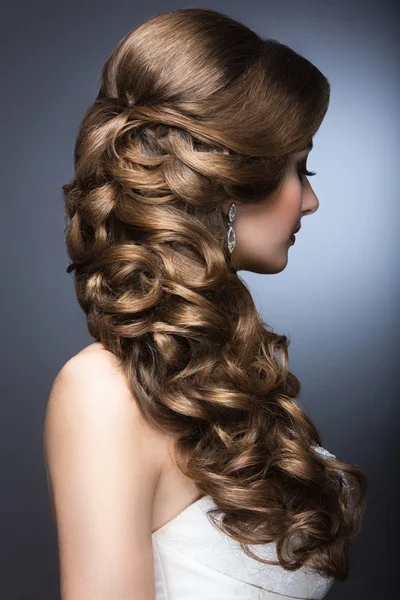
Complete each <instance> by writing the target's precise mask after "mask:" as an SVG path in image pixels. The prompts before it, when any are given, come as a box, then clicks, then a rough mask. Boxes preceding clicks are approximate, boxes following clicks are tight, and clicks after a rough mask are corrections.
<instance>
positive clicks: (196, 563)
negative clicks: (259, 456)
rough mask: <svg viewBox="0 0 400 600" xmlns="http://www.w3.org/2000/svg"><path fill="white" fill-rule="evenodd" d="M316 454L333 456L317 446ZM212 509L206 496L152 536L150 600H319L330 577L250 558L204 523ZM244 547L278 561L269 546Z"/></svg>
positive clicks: (211, 504)
mask: <svg viewBox="0 0 400 600" xmlns="http://www.w3.org/2000/svg"><path fill="white" fill-rule="evenodd" d="M316 450H318V452H320V453H321V454H327V455H329V456H333V457H335V455H334V454H331V453H330V452H328V451H327V450H325V449H324V448H321V447H320V446H317V447H316ZM341 473H342V472H341ZM343 476H344V474H343ZM215 507H216V505H215V503H214V501H213V500H212V498H211V497H210V496H203V497H202V498H200V499H199V500H197V501H196V502H194V503H193V504H191V505H190V506H188V507H187V508H186V509H185V510H183V511H182V512H181V513H180V514H179V515H178V516H177V517H175V518H174V519H172V520H171V521H169V523H167V524H166V525H164V526H163V527H161V528H160V529H158V530H157V531H155V532H154V533H153V534H152V543H153V555H154V580H155V590H156V600H300V599H302V600H304V599H320V598H324V597H325V595H326V594H327V592H328V590H329V589H330V587H331V586H332V584H333V582H334V579H333V578H328V577H323V576H321V575H318V574H317V573H315V572H314V571H311V570H310V569H308V568H307V567H301V568H300V569H298V570H296V571H289V570H286V569H283V568H282V567H280V566H279V565H266V564H263V563H260V562H259V561H256V560H255V559H253V558H250V557H249V556H247V555H246V554H245V553H244V552H243V550H242V549H241V548H240V545H239V543H238V542H236V541H235V540H232V538H230V537H229V536H228V535H227V534H225V533H223V532H221V531H219V530H218V529H217V528H216V527H215V526H214V525H213V524H212V523H211V522H210V521H209V519H208V518H207V515H206V511H207V510H208V509H210V508H215ZM217 518H220V517H217ZM249 547H250V549H251V550H253V551H254V552H255V554H257V555H259V556H260V557H262V558H266V559H268V560H277V559H278V557H277V553H276V548H275V544H274V543H269V544H265V545H264V546H259V545H254V546H252V545H250V546H249Z"/></svg>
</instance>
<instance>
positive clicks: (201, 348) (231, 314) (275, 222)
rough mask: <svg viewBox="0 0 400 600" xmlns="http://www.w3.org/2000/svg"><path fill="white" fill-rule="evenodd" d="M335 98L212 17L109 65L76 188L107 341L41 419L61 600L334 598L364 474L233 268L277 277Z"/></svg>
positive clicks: (81, 249) (303, 209)
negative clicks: (338, 446) (318, 414)
mask: <svg viewBox="0 0 400 600" xmlns="http://www.w3.org/2000/svg"><path fill="white" fill-rule="evenodd" d="M329 92H330V86H329V82H328V80H327V79H326V78H325V77H324V76H323V75H322V73H321V72H320V71H319V70H318V69H317V68H316V67H315V66H314V65H312V64H311V63H310V62H309V61H308V60H306V59H305V58H304V57H302V56H300V55H299V54H297V53H295V52H294V51H293V50H291V49H290V48H288V47H287V46H285V45H283V44H280V43H279V42H277V41H275V40H266V39H262V38H261V37H259V36H258V35H257V34H256V33H254V32H253V31H251V30H250V29H248V28H247V27H245V26H244V25H243V24H241V23H239V22H237V21H235V20H233V19H232V18H230V17H229V16H227V15H224V14H221V13H218V12H215V11H212V10H206V9H180V10H175V11H170V12H166V13H163V14H159V15H156V16H154V17H152V18H150V19H148V20H147V21H146V22H144V23H142V24H141V25H140V26H139V27H137V28H136V29H135V30H133V31H131V32H130V33H129V34H128V35H126V36H125V37H124V38H123V39H122V40H121V42H120V43H119V44H118V46H117V47H116V49H115V50H114V51H113V52H112V54H111V56H110V58H109V59H108V60H107V62H106V64H105V66H104V68H103V71H102V79H101V86H100V89H99V92H98V94H97V98H96V99H95V101H94V102H93V104H92V106H91V107H90V108H89V110H88V111H87V112H86V114H85V115H84V118H83V120H82V123H81V126H80V130H79V133H78V136H77V140H76V148H75V174H74V178H73V180H72V181H71V182H70V183H69V184H67V185H64V186H63V191H64V194H65V203H66V215H67V218H68V220H67V227H66V244H67V249H68V253H69V256H70V258H71V261H72V262H71V264H70V265H69V267H68V269H67V271H68V272H70V271H74V278H75V288H76V293H77V298H78V301H79V304H80V306H81V307H82V309H83V311H84V312H85V315H86V319H87V326H88V331H89V333H90V334H91V335H92V336H93V338H94V339H95V340H96V341H95V342H94V343H93V344H90V345H89V346H88V347H86V348H84V349H83V350H82V351H81V352H79V353H78V354H77V355H75V356H74V357H72V358H71V359H70V360H69V361H68V362H67V363H66V364H65V365H64V366H63V368H62V369H61V371H60V372H59V373H58V375H57V377H56V379H55V381H54V383H53V386H52V390H51V393H50V398H49V402H48V407H47V412H46V420H45V428H44V450H45V458H46V468H47V472H48V481H49V490H50V497H51V500H52V508H53V511H54V512H53V515H54V520H55V523H56V526H57V533H58V540H59V552H60V573H61V590H62V598H63V600H89V599H93V598H96V600H102V599H104V600H105V599H107V600H108V599H109V598H113V599H115V600H117V599H118V600H128V599H133V598H135V600H164V599H166V598H168V599H169V600H189V599H190V600H200V599H201V600H207V599H211V598H212V599H216V598H218V600H228V599H229V600H239V599H244V598H246V599H250V598H251V599H254V600H255V599H257V600H261V599H262V600H272V599H278V598H279V600H282V599H283V598H289V597H290V598H323V597H324V596H325V595H326V593H327V592H328V590H329V588H330V587H331V585H332V583H333V581H334V579H337V580H341V581H343V580H345V579H346V577H347V576H348V574H349V568H350V542H351V541H352V538H353V537H354V535H355V533H356V532H357V531H358V530H359V527H360V525H361V521H362V516H363V513H364V511H365V495H366V489H367V478H366V475H365V473H364V472H363V471H362V470H361V469H360V468H359V467H357V466H356V465H353V464H349V463H346V462H344V461H341V460H338V459H336V457H335V456H334V455H333V454H331V453H330V452H328V451H327V450H325V449H324V448H323V447H321V435H320V433H319V431H318V429H317V428H316V427H315V425H314V424H313V423H312V421H311V419H310V418H309V417H308V416H307V415H306V414H305V412H304V411H303V410H302V409H301V407H300V406H299V404H298V403H297V402H296V397H297V396H298V395H299V392H300V382H299V381H298V379H297V378H296V377H295V375H294V374H292V373H291V372H290V371H289V370H288V345H289V341H288V339H287V338H286V337H285V336H283V335H279V334H277V333H274V332H273V331H272V328H271V327H269V326H268V325H266V324H265V323H264V322H263V321H262V319H261V318H260V316H259V315H258V313H257V310H256V307H255V305H254V302H253V299H252V297H251V295H250V293H249V291H248V288H247V287H246V285H245V284H244V282H243V281H242V280H241V279H240V277H239V276H238V274H237V273H238V271H239V270H242V269H245V270H249V271H253V272H256V273H263V274H272V273H279V272H281V271H282V270H283V269H284V268H285V266H286V264H287V260H288V251H289V248H290V247H291V245H292V244H293V238H292V234H293V232H295V231H297V230H298V229H299V228H300V226H301V219H302V217H304V216H307V215H312V213H314V212H315V211H316V210H317V208H318V200H317V197H316V196H315V194H314V192H313V189H312V187H311V185H310V183H309V181H308V179H307V177H308V176H310V175H313V174H314V173H310V172H309V171H307V167H306V161H307V157H308V153H309V152H310V150H311V148H312V139H313V136H314V135H315V133H316V132H317V130H318V129H319V126H320V124H321V122H322V120H323V118H324V116H325V113H326V111H327V108H328V104H329Z"/></svg>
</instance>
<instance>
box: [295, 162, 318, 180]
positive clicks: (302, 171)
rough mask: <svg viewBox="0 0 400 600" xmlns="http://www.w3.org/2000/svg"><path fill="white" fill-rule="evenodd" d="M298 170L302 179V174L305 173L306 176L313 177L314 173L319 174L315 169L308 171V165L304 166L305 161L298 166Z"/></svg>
mask: <svg viewBox="0 0 400 600" xmlns="http://www.w3.org/2000/svg"><path fill="white" fill-rule="evenodd" d="M297 172H298V174H299V175H300V179H301V177H302V175H305V176H306V177H311V176H312V175H316V174H317V173H316V172H315V171H307V169H306V167H305V166H304V163H302V164H301V165H300V166H299V167H298V169H297Z"/></svg>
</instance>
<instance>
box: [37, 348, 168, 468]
mask: <svg viewBox="0 0 400 600" xmlns="http://www.w3.org/2000/svg"><path fill="white" fill-rule="evenodd" d="M72 387H73V388H78V387H79V389H80V390H81V391H82V393H81V394H80V393H78V394H76V393H74V394H68V393H67V390H68V389H72ZM89 390H90V393H88V392H89ZM76 391H77V390H76V389H74V392H76ZM63 403H68V404H69V405H71V408H74V410H76V409H80V410H85V411H86V410H91V411H92V416H93V418H95V416H96V414H97V415H99V411H100V410H101V411H104V412H105V413H106V414H107V415H108V416H109V417H112V416H113V415H114V417H118V415H119V416H121V415H122V414H124V418H127V419H128V420H130V422H131V426H132V428H133V429H132V431H135V433H136V435H141V436H143V438H145V439H146V440H148V442H149V443H147V444H145V446H144V448H143V450H148V452H149V455H148V456H149V459H150V458H152V459H153V465H154V469H155V471H156V472H158V471H159V470H160V469H162V466H163V457H164V452H165V445H166V436H165V435H164V434H162V432H161V431H159V430H157V429H155V428H154V427H151V425H150V424H149V423H147V422H146V421H145V420H144V418H143V416H142V414H141V412H140V410H139V407H138V403H137V401H136V399H135V398H134V397H133V395H132V393H131V390H130V388H129V387H128V385H127V382H126V380H125V377H124V375H123V372H122V369H121V364H120V361H119V359H118V358H117V357H116V356H115V355H114V354H112V352H110V351H108V350H107V349H106V348H105V347H104V346H103V345H102V344H101V343H100V342H94V343H92V344H89V345H88V346H86V347H85V348H83V349H82V350H81V351H80V352H78V353H77V354H76V355H74V356H73V357H72V358H70V359H69V360H68V361H67V362H66V363H65V364H64V366H63V367H62V368H61V370H60V371H59V372H58V374H57V376H56V378H55V380H54V382H53V384H52V387H51V390H50V395H49V399H48V403H47V409H46V418H47V414H48V413H49V411H50V410H51V411H55V410H56V409H57V408H56V407H57V406H59V405H60V404H63ZM76 404H78V405H79V406H74V405H76ZM60 409H61V406H60Z"/></svg>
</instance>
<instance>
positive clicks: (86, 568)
mask: <svg viewBox="0 0 400 600" xmlns="http://www.w3.org/2000/svg"><path fill="white" fill-rule="evenodd" d="M119 366H120V365H119V362H118V359H117V357H115V356H114V355H113V354H112V353H111V352H108V351H107V350H105V349H103V348H101V347H100V346H99V345H96V346H94V347H92V348H90V347H87V348H86V349H84V350H83V351H81V352H79V353H78V354H77V355H75V356H74V357H72V358H71V359H70V360H69V361H68V362H67V363H66V364H65V365H64V366H63V367H62V369H61V370H60V371H59V373H58V374H57V376H56V378H55V380H54V382H53V385H52V388H51V391H50V395H49V399H48V403H47V407H46V415H45V422H44V430H43V448H44V457H45V464H46V471H47V475H48V484H49V492H50V498H51V501H52V502H53V506H52V508H53V511H54V513H53V516H54V519H55V522H56V526H57V533H58V540H59V554H60V575H61V589H62V598H63V600H70V599H71V600H72V598H74V600H75V599H80V598H86V597H88V595H87V594H89V595H90V597H96V598H98V599H99V600H101V599H102V598H104V599H105V598H109V597H111V596H113V597H121V598H125V597H130V595H129V594H132V592H133V590H139V589H140V590H142V596H141V595H140V594H139V596H138V598H140V599H141V598H143V599H144V598H146V599H151V598H153V597H154V587H153V586H154V581H153V554H152V540H151V529H152V515H153V504H154V496H155V492H156V488H157V483H158V479H159V477H160V474H161V470H162V456H161V449H162V445H163V443H164V441H163V438H162V436H160V434H159V433H158V432H156V431H153V430H151V428H150V427H149V426H148V425H147V424H146V423H145V422H144V420H143V418H142V416H141V413H140V411H139V408H138V405H137V401H136V400H135V398H133V397H132V394H131V392H130V389H129V387H128V386H127V384H126V382H125V381H124V377H123V374H122V371H121V370H120V368H119Z"/></svg>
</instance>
